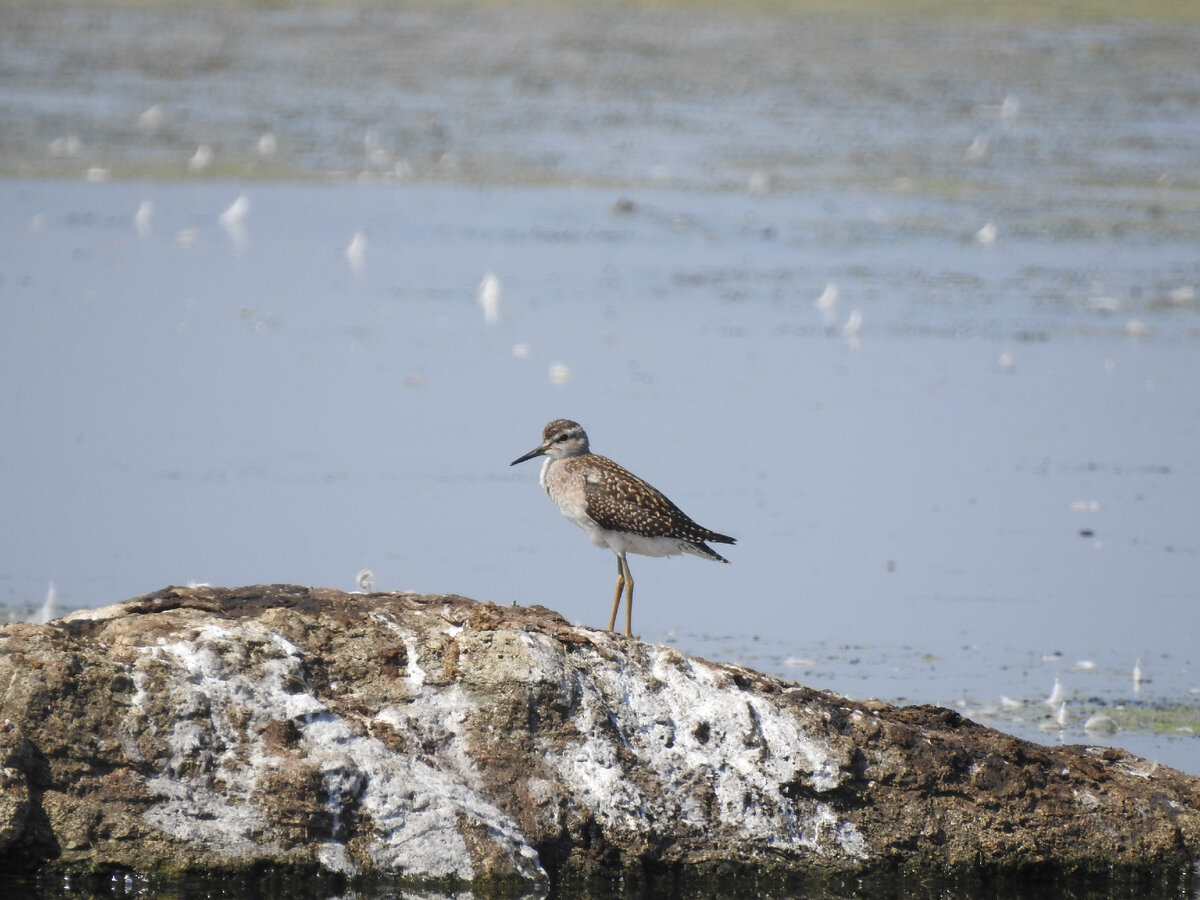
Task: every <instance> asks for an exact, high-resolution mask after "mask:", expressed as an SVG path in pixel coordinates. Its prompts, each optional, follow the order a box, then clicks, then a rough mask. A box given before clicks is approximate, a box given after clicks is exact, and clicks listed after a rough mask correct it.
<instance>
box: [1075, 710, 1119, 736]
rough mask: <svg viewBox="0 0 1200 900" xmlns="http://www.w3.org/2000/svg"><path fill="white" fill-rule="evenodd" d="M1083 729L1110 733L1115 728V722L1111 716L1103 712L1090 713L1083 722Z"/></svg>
mask: <svg viewBox="0 0 1200 900" xmlns="http://www.w3.org/2000/svg"><path fill="white" fill-rule="evenodd" d="M1083 728H1084V731H1091V732H1097V733H1101V734H1112V733H1113V732H1114V731H1116V730H1117V723H1116V721H1115V720H1114V719H1113V717H1112V716H1109V715H1105V714H1104V713H1092V714H1091V715H1090V716H1088V720H1087V721H1086V722H1084V723H1083Z"/></svg>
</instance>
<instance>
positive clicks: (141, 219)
mask: <svg viewBox="0 0 1200 900" xmlns="http://www.w3.org/2000/svg"><path fill="white" fill-rule="evenodd" d="M153 220H154V204H153V203H151V202H150V201H149V200H143V201H142V202H141V204H140V205H139V206H138V208H137V212H135V213H134V214H133V227H134V228H136V229H137V233H138V237H143V238H144V237H146V235H148V234H149V233H150V224H151V222H153Z"/></svg>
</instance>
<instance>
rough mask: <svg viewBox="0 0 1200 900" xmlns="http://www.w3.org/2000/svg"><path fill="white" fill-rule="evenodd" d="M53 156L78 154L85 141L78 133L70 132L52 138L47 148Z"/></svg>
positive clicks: (61, 156) (60, 156)
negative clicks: (63, 135)
mask: <svg viewBox="0 0 1200 900" xmlns="http://www.w3.org/2000/svg"><path fill="white" fill-rule="evenodd" d="M47 149H48V150H49V152H50V155H51V156H55V157H58V158H60V159H61V158H63V157H68V158H69V157H73V156H78V155H79V152H80V151H81V150H82V149H83V141H81V140H80V139H79V137H78V136H77V135H74V134H68V135H66V136H65V137H59V138H55V139H54V140H52V141H51V142H50V144H49V146H48V148H47Z"/></svg>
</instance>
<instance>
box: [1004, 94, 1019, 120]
mask: <svg viewBox="0 0 1200 900" xmlns="http://www.w3.org/2000/svg"><path fill="white" fill-rule="evenodd" d="M1020 113H1021V101H1020V100H1018V99H1017V97H1016V95H1015V94H1009V95H1007V96H1006V97H1005V98H1004V102H1003V103H1001V104H1000V119H1001V121H1003V122H1004V123H1005V124H1006V125H1011V124H1012V123H1013V122H1015V121H1016V120H1017V116H1018V115H1020Z"/></svg>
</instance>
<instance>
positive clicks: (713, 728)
mask: <svg viewBox="0 0 1200 900" xmlns="http://www.w3.org/2000/svg"><path fill="white" fill-rule="evenodd" d="M0 686H2V687H0V871H3V870H8V871H13V870H19V869H24V870H39V869H40V870H42V871H44V872H45V871H49V872H52V873H58V874H61V873H63V872H79V871H83V872H89V871H90V872H106V873H107V872H114V871H126V872H132V873H138V876H139V877H142V876H149V877H154V878H159V879H164V878H170V877H174V876H176V875H185V874H186V875H188V876H189V877H196V876H200V875H203V876H213V875H214V874H216V875H220V876H222V877H234V876H238V877H249V876H252V875H253V874H254V873H256V872H258V873H262V872H271V873H272V875H273V877H276V878H278V877H281V875H280V873H283V874H284V875H287V874H291V875H294V876H296V877H299V878H305V879H310V880H311V879H314V878H315V879H321V878H325V879H333V880H342V881H349V880H354V879H379V878H383V879H399V880H401V881H403V882H405V883H408V884H414V885H415V884H422V885H432V886H441V887H447V888H450V887H471V888H473V889H474V890H476V891H477V892H483V893H490V894H497V893H514V892H517V893H519V892H523V891H529V890H534V891H538V890H543V889H545V888H546V887H547V886H548V885H552V884H560V885H562V884H566V885H571V884H586V883H591V882H592V881H594V880H595V879H609V878H617V877H620V878H622V879H624V883H626V884H629V883H631V882H633V883H641V884H647V883H653V882H656V881H657V882H659V883H667V882H670V883H672V884H675V885H679V884H684V883H688V882H689V881H692V882H693V883H706V884H712V883H714V880H723V881H724V883H725V884H727V885H730V886H736V885H739V884H742V885H750V884H753V885H754V886H755V889H756V890H757V891H758V892H759V893H760V894H761V893H763V891H764V890H765V889H766V888H767V887H768V886H780V887H783V886H787V885H795V884H798V883H814V882H815V883H818V884H833V883H837V882H838V881H841V880H844V879H847V878H855V879H862V878H866V879H871V878H876V877H878V878H887V879H892V878H896V877H910V876H911V877H913V878H918V879H928V878H952V879H980V880H991V879H996V878H1008V877H1026V876H1037V877H1065V876H1078V875H1083V876H1088V877H1092V878H1096V879H1100V880H1105V879H1118V880H1127V879H1140V878H1148V879H1160V880H1161V879H1163V878H1166V879H1168V880H1170V879H1175V880H1176V881H1178V880H1179V879H1187V878H1190V877H1191V875H1192V873H1193V871H1194V866H1195V861H1196V859H1197V856H1198V855H1200V778H1195V777H1190V776H1187V775H1184V774H1182V773H1179V772H1176V771H1173V770H1170V769H1167V768H1165V767H1155V766H1154V765H1153V764H1151V763H1148V762H1145V761H1143V760H1140V759H1137V758H1134V757H1131V756H1128V755H1127V754H1125V753H1123V752H1121V751H1115V750H1097V749H1089V748H1084V747H1066V748H1046V747H1041V746H1038V745H1035V744H1031V743H1027V742H1025V741H1021V740H1018V739H1016V738H1013V737H1010V736H1007V735H1004V734H1001V733H999V732H996V731H992V730H990V729H987V728H984V727H981V726H979V725H975V724H973V723H971V722H969V721H967V720H964V719H962V718H961V717H959V716H958V715H956V714H955V713H953V712H950V711H947V710H943V709H935V708H928V707H911V708H893V707H888V706H885V705H882V704H872V703H858V702H852V701H849V700H846V699H844V698H841V697H837V696H834V695H832V694H828V693H822V692H819V691H813V690H809V689H807V688H804V687H799V686H796V685H792V684H787V683H784V682H780V681H776V680H774V679H771V678H768V677H765V676H763V675H761V674H759V673H756V672H753V671H750V670H748V669H744V668H741V667H738V666H731V665H720V664H714V663H710V662H706V661H704V660H701V659H696V658H691V657H687V656H685V655H683V654H682V653H679V652H677V651H675V650H673V649H671V648H669V647H661V646H653V645H650V644H645V643H641V642H639V641H637V640H631V639H628V638H624V637H619V636H615V635H610V634H606V633H604V632H598V631H593V630H591V629H585V628H575V627H572V626H570V625H569V624H568V623H567V622H565V621H564V620H563V619H562V618H560V617H559V616H557V615H556V614H554V613H552V612H550V611H548V610H546V609H542V608H539V607H533V608H529V609H525V608H517V607H513V608H501V607H496V606H493V605H490V604H481V603H475V602H473V601H471V600H468V599H465V598H462V597H453V596H417V595H413V594H370V595H351V594H344V593H341V592H338V591H334V590H310V589H306V588H299V587H291V586H273V587H251V588H242V589H236V590H228V589H218V588H208V587H202V588H195V589H181V588H168V589H166V590H163V591H160V592H158V593H155V594H150V595H147V596H145V597H141V598H138V599H135V600H131V601H129V602H126V603H120V604H117V605H114V606H110V607H106V608H104V609H100V610H95V611H87V612H81V613H76V614H73V615H71V616H68V617H67V618H66V619H63V620H60V621H57V622H53V623H50V624H49V625H10V626H8V627H6V628H4V629H0ZM859 883H862V882H859ZM1156 883H1161V881H1158V882H1156Z"/></svg>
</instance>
